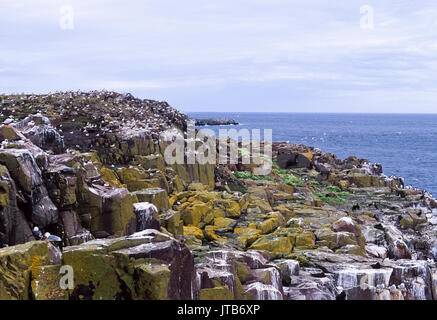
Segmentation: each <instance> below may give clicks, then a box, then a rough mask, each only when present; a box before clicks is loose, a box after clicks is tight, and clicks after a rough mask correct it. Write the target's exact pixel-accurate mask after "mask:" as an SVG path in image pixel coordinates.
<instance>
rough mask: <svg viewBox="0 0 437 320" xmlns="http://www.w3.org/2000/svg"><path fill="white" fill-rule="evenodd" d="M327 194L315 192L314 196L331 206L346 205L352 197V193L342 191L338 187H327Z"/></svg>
mask: <svg viewBox="0 0 437 320" xmlns="http://www.w3.org/2000/svg"><path fill="white" fill-rule="evenodd" d="M324 191H325V192H324V193H322V192H313V194H314V195H315V196H316V197H317V198H319V199H320V200H322V201H324V202H326V203H329V204H346V203H347V199H348V198H349V197H350V193H349V192H347V191H341V189H340V188H339V187H337V186H327V187H326V188H325V190H324Z"/></svg>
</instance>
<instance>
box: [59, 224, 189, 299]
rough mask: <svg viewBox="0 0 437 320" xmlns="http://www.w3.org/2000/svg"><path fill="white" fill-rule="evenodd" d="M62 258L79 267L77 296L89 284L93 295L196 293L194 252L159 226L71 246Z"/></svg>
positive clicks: (185, 295)
mask: <svg viewBox="0 0 437 320" xmlns="http://www.w3.org/2000/svg"><path fill="white" fill-rule="evenodd" d="M63 264H66V265H70V266H72V268H73V270H75V272H74V282H75V288H74V290H72V292H71V293H70V296H72V297H73V298H76V297H78V296H79V293H80V292H81V290H82V291H84V290H85V289H86V288H88V289H89V290H86V291H87V292H90V293H91V294H90V296H89V297H88V298H90V299H93V300H101V299H111V300H112V299H146V298H147V299H156V298H158V297H159V298H160V299H192V295H193V292H192V285H193V280H194V262H193V256H192V255H191V253H190V251H189V250H188V248H187V247H185V246H184V245H182V244H181V243H180V242H178V241H176V240H175V239H173V238H171V237H169V236H167V235H165V234H163V233H160V232H158V231H156V230H145V231H142V232H139V233H135V234H133V235H131V236H128V237H123V238H116V239H106V240H93V241H90V242H88V243H85V244H82V245H80V246H73V247H68V248H66V249H65V251H64V254H63ZM138 277H139V278H138ZM137 279H139V281H137Z"/></svg>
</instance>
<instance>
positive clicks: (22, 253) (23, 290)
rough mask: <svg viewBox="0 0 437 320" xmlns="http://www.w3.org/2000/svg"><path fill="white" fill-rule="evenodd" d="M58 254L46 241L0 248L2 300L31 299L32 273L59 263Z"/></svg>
mask: <svg viewBox="0 0 437 320" xmlns="http://www.w3.org/2000/svg"><path fill="white" fill-rule="evenodd" d="M58 254H60V253H59V251H58V250H56V249H55V248H54V247H53V246H52V245H51V244H50V243H49V242H46V241H31V242H27V243H25V244H20V245H16V246H11V247H7V248H3V249H0V300H27V299H29V298H30V297H29V292H30V281H31V275H32V273H34V272H37V271H36V268H38V267H41V266H45V265H50V264H54V263H58V261H57V260H58V256H57V255H58Z"/></svg>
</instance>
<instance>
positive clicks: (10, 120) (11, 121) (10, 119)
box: [3, 118, 14, 126]
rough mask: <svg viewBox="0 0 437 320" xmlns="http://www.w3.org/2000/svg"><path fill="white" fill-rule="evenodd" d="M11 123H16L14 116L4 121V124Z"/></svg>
mask: <svg viewBox="0 0 437 320" xmlns="http://www.w3.org/2000/svg"><path fill="white" fill-rule="evenodd" d="M11 123H14V119H12V118H7V119H6V120H5V121H3V124H4V125H5V126H8V125H10V124H11Z"/></svg>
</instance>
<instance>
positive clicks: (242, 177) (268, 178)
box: [234, 171, 273, 181]
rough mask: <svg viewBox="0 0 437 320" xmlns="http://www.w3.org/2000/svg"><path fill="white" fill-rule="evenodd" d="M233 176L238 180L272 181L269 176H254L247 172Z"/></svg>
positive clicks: (240, 172)
mask: <svg viewBox="0 0 437 320" xmlns="http://www.w3.org/2000/svg"><path fill="white" fill-rule="evenodd" d="M234 176H235V177H236V178H238V179H252V180H267V181H272V180H273V179H272V178H270V177H269V176H255V175H254V174H253V173H251V172H248V171H237V172H234Z"/></svg>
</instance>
